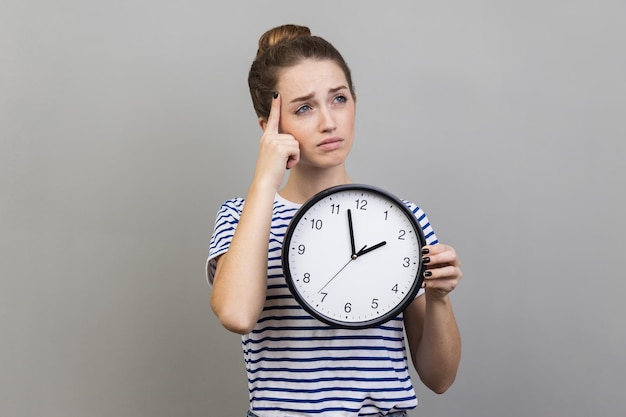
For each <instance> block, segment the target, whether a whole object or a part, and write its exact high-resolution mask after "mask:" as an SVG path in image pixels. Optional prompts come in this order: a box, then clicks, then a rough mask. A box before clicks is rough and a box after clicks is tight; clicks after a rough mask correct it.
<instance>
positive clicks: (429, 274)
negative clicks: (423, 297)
mask: <svg viewBox="0 0 626 417" xmlns="http://www.w3.org/2000/svg"><path fill="white" fill-rule="evenodd" d="M432 275H433V273H432V272H430V271H424V278H428V277H430V276H432Z"/></svg>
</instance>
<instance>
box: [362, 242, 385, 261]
mask: <svg viewBox="0 0 626 417" xmlns="http://www.w3.org/2000/svg"><path fill="white" fill-rule="evenodd" d="M386 244H387V242H385V241H384V240H383V241H382V242H380V243H377V244H375V245H374V246H372V247H371V248H367V245H365V246H363V249H361V250H360V251H358V252H357V253H356V256H357V257H359V256H362V255H365V254H366V253H368V252H371V251H373V250H374V249H378V248H380V247H381V246H385V245H386ZM365 248H367V249H365Z"/></svg>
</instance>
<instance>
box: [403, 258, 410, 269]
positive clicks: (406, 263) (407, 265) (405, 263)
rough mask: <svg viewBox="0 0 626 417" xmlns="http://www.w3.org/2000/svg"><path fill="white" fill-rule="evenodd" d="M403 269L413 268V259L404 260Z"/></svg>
mask: <svg viewBox="0 0 626 417" xmlns="http://www.w3.org/2000/svg"><path fill="white" fill-rule="evenodd" d="M402 266H403V267H405V268H408V267H409V266H411V258H409V257H406V258H404V263H403V264H402Z"/></svg>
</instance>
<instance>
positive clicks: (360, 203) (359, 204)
mask: <svg viewBox="0 0 626 417" xmlns="http://www.w3.org/2000/svg"><path fill="white" fill-rule="evenodd" d="M354 201H355V202H356V209H357V210H367V200H361V199H358V198H357V199H356V200H354Z"/></svg>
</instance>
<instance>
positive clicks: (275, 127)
mask: <svg viewBox="0 0 626 417" xmlns="http://www.w3.org/2000/svg"><path fill="white" fill-rule="evenodd" d="M281 100H282V98H281V96H280V94H278V93H276V94H275V96H274V99H273V100H272V107H271V108H270V115H269V117H268V119H267V122H266V123H265V128H264V131H263V136H261V143H260V148H259V155H258V157H257V163H256V168H255V171H254V180H253V181H254V182H260V183H261V184H267V185H270V186H272V187H274V189H275V190H276V191H277V190H278V188H279V187H280V184H281V183H282V182H283V177H284V176H285V169H291V168H293V167H294V166H295V165H296V164H297V163H298V162H299V160H300V145H299V144H298V141H297V140H296V139H295V138H294V137H293V136H292V135H290V134H287V133H280V132H279V127H280V107H281Z"/></svg>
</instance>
